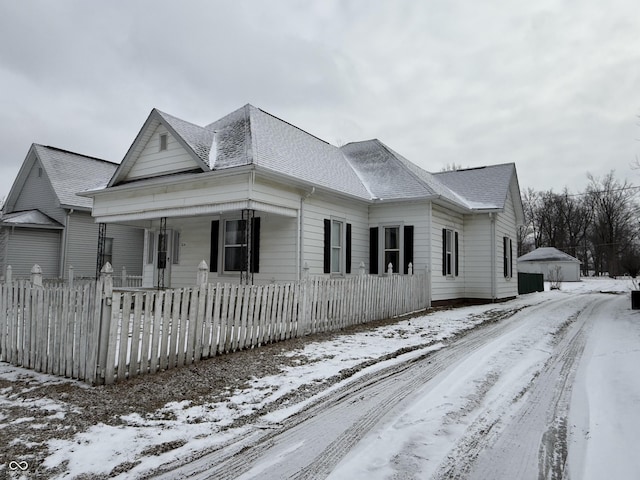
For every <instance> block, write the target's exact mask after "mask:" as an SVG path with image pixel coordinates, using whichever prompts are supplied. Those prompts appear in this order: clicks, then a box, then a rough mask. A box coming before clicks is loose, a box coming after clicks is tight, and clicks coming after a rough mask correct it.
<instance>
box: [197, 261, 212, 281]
mask: <svg viewBox="0 0 640 480" xmlns="http://www.w3.org/2000/svg"><path fill="white" fill-rule="evenodd" d="M207 283H209V265H207V262H205V261H204V260H202V261H201V262H200V264H199V265H198V276H197V277H196V285H198V286H199V287H202V286H204V285H206V284H207Z"/></svg>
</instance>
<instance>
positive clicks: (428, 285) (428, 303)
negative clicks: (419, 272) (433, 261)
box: [424, 265, 431, 308]
mask: <svg viewBox="0 0 640 480" xmlns="http://www.w3.org/2000/svg"><path fill="white" fill-rule="evenodd" d="M424 283H425V286H424V289H425V293H426V298H425V304H426V305H425V308H431V271H430V270H429V265H427V266H426V267H424Z"/></svg>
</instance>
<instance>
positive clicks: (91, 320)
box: [0, 269, 430, 383]
mask: <svg viewBox="0 0 640 480" xmlns="http://www.w3.org/2000/svg"><path fill="white" fill-rule="evenodd" d="M33 283H34V284H36V285H34V284H32V283H30V282H13V283H11V284H2V285H0V360H3V361H6V362H9V363H12V364H14V365H20V366H24V367H27V368H32V369H34V370H37V371H42V372H48V373H52V374H55V375H64V376H67V377H73V378H78V379H81V380H85V381H87V382H89V383H113V382H115V381H120V380H124V379H126V378H133V377H135V376H137V375H143V374H147V373H154V372H157V371H161V370H167V369H170V368H175V367H180V366H183V365H188V364H191V363H193V362H196V361H198V360H200V359H202V358H208V357H212V356H215V355H218V354H223V353H230V352H234V351H236V350H242V349H246V348H252V347H258V346H260V345H263V344H266V343H271V342H276V341H281V340H286V339H290V338H294V337H299V336H302V335H305V334H309V333H316V332H326V331H332V330H337V329H340V328H344V327H347V326H349V325H354V324H358V323H363V322H368V321H372V320H379V319H384V318H390V317H394V316H398V315H402V314H406V313H409V312H413V311H418V310H422V309H425V308H427V307H428V306H429V301H430V297H429V292H430V288H429V277H428V274H427V273H426V272H424V273H418V274H415V275H389V276H386V277H378V276H370V275H359V276H355V277H352V278H349V279H328V278H325V277H317V278H315V277H314V278H309V277H307V278H305V279H304V280H303V281H302V282H299V283H288V284H269V285H246V286H245V285H237V284H229V283H224V284H223V283H216V284H213V283H205V282H202V285H200V286H196V287H191V288H182V289H172V290H146V291H118V290H115V291H114V289H113V278H112V276H111V275H110V274H109V272H108V269H107V271H106V272H105V274H104V275H103V277H102V278H101V279H100V280H99V281H98V282H95V283H93V284H91V285H84V286H82V287H77V288H68V287H66V288H65V287H56V288H49V287H41V286H37V284H38V281H37V280H36V281H35V282H33Z"/></svg>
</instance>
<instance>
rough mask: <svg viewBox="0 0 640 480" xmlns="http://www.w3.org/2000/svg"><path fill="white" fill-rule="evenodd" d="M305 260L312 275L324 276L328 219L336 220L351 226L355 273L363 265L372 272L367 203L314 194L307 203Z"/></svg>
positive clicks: (352, 262)
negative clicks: (326, 223) (325, 229)
mask: <svg viewBox="0 0 640 480" xmlns="http://www.w3.org/2000/svg"><path fill="white" fill-rule="evenodd" d="M303 208H304V238H303V248H304V254H303V256H304V258H303V265H304V263H307V264H308V266H309V273H310V274H311V275H322V274H323V273H324V268H323V267H324V220H325V219H330V218H331V217H335V218H336V219H341V220H344V222H345V223H350V224H351V273H352V274H357V273H358V266H359V265H360V262H364V264H365V266H366V268H367V271H369V267H368V264H369V223H368V208H367V205H366V204H361V203H359V202H354V201H340V200H338V199H330V198H327V197H323V196H320V195H314V196H311V197H309V198H308V199H306V201H305V202H304V207H303Z"/></svg>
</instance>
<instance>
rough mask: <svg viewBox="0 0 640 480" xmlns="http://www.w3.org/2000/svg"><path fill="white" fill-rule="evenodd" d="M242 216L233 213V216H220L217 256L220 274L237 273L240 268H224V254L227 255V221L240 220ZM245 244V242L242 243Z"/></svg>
mask: <svg viewBox="0 0 640 480" xmlns="http://www.w3.org/2000/svg"><path fill="white" fill-rule="evenodd" d="M241 220H242V217H240V216H239V215H237V216H236V215H234V216H228V217H221V218H220V221H221V222H222V228H221V229H220V233H219V235H220V238H219V240H220V241H219V242H218V245H220V250H221V251H220V252H219V257H220V262H221V265H220V274H221V275H236V276H237V275H238V274H239V273H240V272H241V270H226V269H225V264H226V261H225V260H226V255H227V244H226V238H227V235H226V233H227V222H235V221H241ZM245 221H246V219H245ZM238 245H239V246H242V245H243V244H238ZM244 245H246V244H244ZM229 246H237V245H235V244H234V245H229Z"/></svg>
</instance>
